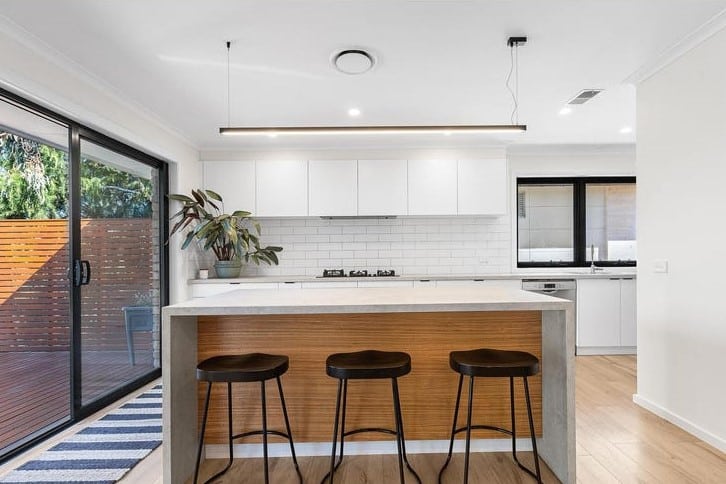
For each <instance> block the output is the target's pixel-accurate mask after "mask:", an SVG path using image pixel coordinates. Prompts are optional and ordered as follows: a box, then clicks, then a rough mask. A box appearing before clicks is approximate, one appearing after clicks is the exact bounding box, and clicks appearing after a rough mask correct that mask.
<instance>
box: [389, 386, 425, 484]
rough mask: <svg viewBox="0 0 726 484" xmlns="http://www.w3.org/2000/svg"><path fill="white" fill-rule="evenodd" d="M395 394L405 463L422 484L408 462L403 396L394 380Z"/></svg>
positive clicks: (398, 430)
mask: <svg viewBox="0 0 726 484" xmlns="http://www.w3.org/2000/svg"><path fill="white" fill-rule="evenodd" d="M393 394H394V398H395V399H396V420H397V421H398V423H399V427H398V429H397V430H396V432H398V433H400V434H401V453H402V454H403V462H404V463H405V464H406V467H407V468H408V470H409V471H410V472H411V474H413V476H414V477H415V478H416V481H417V482H418V483H419V484H421V478H420V477H419V475H418V474H417V473H416V471H415V470H414V468H413V467H412V466H411V464H410V463H409V462H408V455H407V454H406V434H405V433H404V431H403V412H402V411H401V395H400V393H399V391H398V380H397V379H396V378H393Z"/></svg>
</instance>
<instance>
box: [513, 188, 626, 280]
mask: <svg viewBox="0 0 726 484" xmlns="http://www.w3.org/2000/svg"><path fill="white" fill-rule="evenodd" d="M618 183H622V184H636V179H635V177H634V176H579V177H517V187H516V188H517V193H518V192H519V187H520V186H522V185H572V210H573V214H572V216H573V217H572V220H573V224H572V244H573V248H572V249H573V261H572V262H554V261H548V262H544V261H541V262H522V261H520V260H519V215H518V214H519V198H518V197H517V201H516V209H515V210H514V212H515V216H516V217H517V224H516V225H517V227H516V233H517V241H516V242H517V243H516V247H515V251H516V254H517V268H518V269H519V268H521V269H525V268H536V267H590V265H591V263H590V262H588V261H587V242H586V241H587V212H586V206H587V198H586V197H587V191H586V190H587V185H588V184H618ZM636 186H637V184H636ZM594 265H595V266H597V267H635V266H637V260H636V261H596V262H595V263H594Z"/></svg>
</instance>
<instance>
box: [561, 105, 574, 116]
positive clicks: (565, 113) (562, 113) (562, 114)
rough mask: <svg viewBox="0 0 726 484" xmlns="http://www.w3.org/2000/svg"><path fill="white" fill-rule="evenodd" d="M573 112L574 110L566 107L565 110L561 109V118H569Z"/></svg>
mask: <svg viewBox="0 0 726 484" xmlns="http://www.w3.org/2000/svg"><path fill="white" fill-rule="evenodd" d="M571 112H572V108H568V107H567V106H565V107H564V108H562V109H560V116H567V115H568V114H570V113H571Z"/></svg>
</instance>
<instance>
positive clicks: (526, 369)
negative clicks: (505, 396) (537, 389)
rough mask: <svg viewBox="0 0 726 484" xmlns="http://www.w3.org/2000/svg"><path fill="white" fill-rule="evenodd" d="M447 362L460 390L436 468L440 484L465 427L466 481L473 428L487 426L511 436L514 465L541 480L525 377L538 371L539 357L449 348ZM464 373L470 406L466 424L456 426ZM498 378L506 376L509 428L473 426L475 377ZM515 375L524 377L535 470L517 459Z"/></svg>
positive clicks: (465, 483)
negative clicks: (446, 444) (442, 457)
mask: <svg viewBox="0 0 726 484" xmlns="http://www.w3.org/2000/svg"><path fill="white" fill-rule="evenodd" d="M449 365H450V366H451V369H452V370H454V371H455V372H457V373H458V374H459V390H458V391H457V394H456V409H455V410H454V423H453V424H452V426H451V440H450V442H449V455H448V457H447V458H446V462H444V466H443V467H442V468H441V471H439V484H441V478H442V477H443V475H444V470H445V469H446V466H448V465H449V462H450V461H451V453H452V451H453V449H454V436H455V435H456V434H458V433H459V432H463V431H464V430H466V454H465V456H464V484H467V483H468V482H469V448H470V445H471V431H472V429H488V430H496V431H497V432H503V433H505V434H507V435H511V436H512V456H513V457H514V461H515V462H516V463H517V465H518V466H519V467H520V468H522V469H523V470H524V471H525V472H527V474H529V475H531V476H532V477H534V478H535V479H537V482H538V483H541V482H542V476H541V474H540V469H539V456H538V454H537V440H536V438H535V435H534V421H533V420H532V405H531V403H530V400H529V384H528V383H527V377H528V376H533V375H536V374H537V373H539V360H538V359H537V357H536V356H534V355H532V354H530V353H526V352H524V351H503V350H493V349H488V348H483V349H478V350H471V351H452V352H451V353H449ZM464 375H467V376H468V377H469V408H468V413H467V416H466V427H461V428H458V429H457V428H456V420H457V418H458V417H459V403H460V402H461V387H462V384H463V383H464ZM475 377H485V378H487V377H488V378H492V377H494V378H498V377H509V408H510V412H511V415H512V429H511V430H508V429H503V428H499V427H492V426H490V425H472V424H471V409H472V397H473V394H474V378H475ZM514 377H522V379H523V380H524V393H525V396H526V400H527V416H528V417H529V433H530V437H531V438H532V450H533V452H534V465H535V472H536V473H535V472H532V471H531V470H529V469H528V468H526V467H525V466H524V465H523V464H522V463H521V462H519V459H517V441H516V435H517V434H516V426H515V418H514Z"/></svg>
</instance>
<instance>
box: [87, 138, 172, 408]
mask: <svg viewBox="0 0 726 484" xmlns="http://www.w3.org/2000/svg"><path fill="white" fill-rule="evenodd" d="M158 193H159V183H158V172H157V171H156V170H155V169H153V168H151V167H149V166H147V165H145V164H142V163H141V162H139V161H136V160H134V159H131V158H129V157H127V156H124V155H121V154H119V153H116V152H114V151H111V150H108V149H106V148H104V147H102V146H99V145H97V144H94V143H91V142H89V141H87V140H82V141H81V259H84V260H88V262H89V264H90V266H91V280H90V283H89V284H88V285H85V286H82V291H81V354H82V357H81V359H82V363H81V381H82V389H81V393H82V398H81V400H82V403H83V404H84V405H85V404H87V403H89V402H90V401H92V400H95V399H97V398H98V397H101V396H103V395H105V394H106V393H109V392H110V391H113V390H115V389H116V388H118V387H119V386H121V385H123V384H125V383H127V382H129V381H131V380H133V379H135V378H138V377H140V376H142V375H144V374H146V373H149V372H150V371H152V370H153V369H154V368H158V367H159V365H160V362H159V351H158V349H159V281H160V274H159V270H160V259H159V256H160V242H159V236H158V235H159V196H158Z"/></svg>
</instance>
